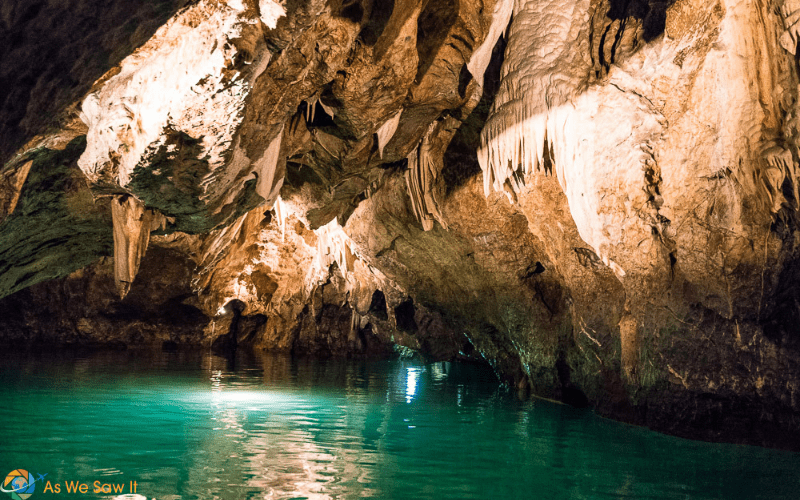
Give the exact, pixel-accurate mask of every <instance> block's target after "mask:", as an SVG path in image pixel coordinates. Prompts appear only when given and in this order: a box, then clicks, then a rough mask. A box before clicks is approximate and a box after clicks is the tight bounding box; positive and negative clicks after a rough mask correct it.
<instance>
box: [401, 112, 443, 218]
mask: <svg viewBox="0 0 800 500" xmlns="http://www.w3.org/2000/svg"><path fill="white" fill-rule="evenodd" d="M436 125H437V123H436V122H433V123H432V124H431V125H430V126H429V127H428V131H427V132H426V133H425V136H424V137H423V139H422V142H421V143H420V144H419V146H417V148H416V149H414V151H412V152H411V154H410V155H409V156H408V170H406V186H407V188H408V196H409V197H410V198H411V206H412V208H413V210H414V215H415V216H416V217H417V220H419V221H420V222H421V223H422V228H423V229H425V231H430V230H431V229H433V221H434V220H437V221H439V224H441V225H442V227H443V228H445V229H447V223H446V222H445V220H444V217H443V216H442V212H441V210H440V209H439V203H438V201H437V200H436V196H435V194H434V187H435V185H436V180H437V178H438V176H439V172H440V171H441V165H438V163H440V162H437V161H436V160H435V159H434V157H433V154H432V152H431V136H432V134H433V133H434V131H435V130H436Z"/></svg>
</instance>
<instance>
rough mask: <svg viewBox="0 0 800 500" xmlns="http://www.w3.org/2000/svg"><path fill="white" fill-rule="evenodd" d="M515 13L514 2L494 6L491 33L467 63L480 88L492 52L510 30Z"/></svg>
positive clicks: (498, 2)
mask: <svg viewBox="0 0 800 500" xmlns="http://www.w3.org/2000/svg"><path fill="white" fill-rule="evenodd" d="M513 11H514V0H497V3H495V4H494V12H493V14H492V24H491V26H490V27H489V33H487V34H486V39H485V40H484V41H483V43H482V44H481V46H480V47H478V48H477V49H476V50H475V52H473V53H472V57H470V59H469V63H467V69H468V70H469V72H470V74H471V75H472V77H473V78H474V79H475V81H476V82H478V85H479V86H480V87H483V75H484V73H486V68H488V67H489V62H490V61H491V60H492V50H494V46H495V45H497V41H498V40H499V39H500V37H501V36H502V35H503V33H504V32H505V30H506V28H508V24H509V23H510V22H511V14H512V12H513Z"/></svg>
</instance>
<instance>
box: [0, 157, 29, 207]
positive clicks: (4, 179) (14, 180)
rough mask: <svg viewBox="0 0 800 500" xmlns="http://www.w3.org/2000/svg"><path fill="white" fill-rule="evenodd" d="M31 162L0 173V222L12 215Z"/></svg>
mask: <svg viewBox="0 0 800 500" xmlns="http://www.w3.org/2000/svg"><path fill="white" fill-rule="evenodd" d="M32 165H33V161H28V162H26V163H24V164H22V166H19V167H17V168H13V169H11V170H8V171H6V172H3V173H0V222H2V221H3V220H4V219H5V218H7V217H8V216H10V215H11V214H13V213H14V210H16V208H17V203H19V197H20V195H21V194H22V187H23V186H24V185H25V181H26V180H27V179H28V174H29V173H30V171H31V166H32Z"/></svg>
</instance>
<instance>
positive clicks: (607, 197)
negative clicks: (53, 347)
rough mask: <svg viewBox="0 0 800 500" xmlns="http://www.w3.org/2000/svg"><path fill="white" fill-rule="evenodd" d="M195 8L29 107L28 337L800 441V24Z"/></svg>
mask: <svg viewBox="0 0 800 500" xmlns="http://www.w3.org/2000/svg"><path fill="white" fill-rule="evenodd" d="M63 3H64V5H66V4H68V3H69V2H63ZM51 4H52V5H51ZM10 5H12V7H3V9H4V10H3V12H2V15H3V22H4V23H5V25H6V26H10V27H12V28H9V29H10V31H9V33H11V34H12V35H13V34H14V33H18V34H19V33H22V34H20V35H19V36H21V37H22V38H20V40H21V41H20V42H19V43H20V44H23V45H24V44H25V43H27V42H26V40H27V38H25V36H24V30H23V29H22V28H20V26H38V24H37V23H43V24H46V23H47V20H48V19H51V18H52V16H53V9H58V8H59V6H60V5H61V4H59V3H58V2H55V1H53V2H50V3H49V4H48V5H47V6H46V7H42V8H41V9H40V10H38V11H36V10H34V11H30V12H29V11H27V10H26V11H25V12H28V13H27V14H20V12H22V10H24V9H23V7H22V6H21V4H20V5H19V6H16V5H15V4H14V3H13V2H12V3H11V4H10ZM62 7H63V6H62ZM167 7H169V8H167ZM178 7H179V5H178V4H175V5H172V4H169V3H164V8H163V9H161V10H160V11H159V12H161V15H162V16H163V19H161V18H157V17H153V16H151V17H147V19H146V20H142V21H141V24H139V25H138V27H137V25H136V22H138V21H137V20H139V19H140V17H136V16H134V17H132V18H131V19H132V20H131V21H130V23H133V24H130V25H128V24H126V25H125V26H128V27H127V28H125V29H126V30H134V32H135V33H138V35H137V36H135V37H134V36H132V37H130V40H127V39H126V40H125V41H124V43H123V41H120V46H119V47H116V50H117V52H119V51H123V52H125V54H130V55H128V56H127V57H126V58H124V59H122V60H121V62H119V64H117V65H116V66H114V67H113V68H111V69H110V70H109V71H108V73H106V75H105V76H102V77H101V75H100V74H93V73H91V72H85V74H86V75H89V74H91V75H92V78H99V80H97V81H96V82H95V83H94V85H93V86H91V88H88V85H89V84H90V83H91V82H88V83H87V82H85V81H82V80H80V79H77V78H73V80H74V85H73V87H70V88H71V89H72V90H70V91H69V92H67V93H66V94H63V95H62V94H59V95H60V96H61V97H60V98H59V99H56V101H57V102H52V103H50V104H47V105H45V101H47V99H48V94H47V93H46V92H44V91H41V92H39V90H37V88H36V87H34V89H33V90H32V91H30V96H29V99H30V104H28V105H27V108H26V109H27V111H25V113H24V118H20V119H19V120H18V121H17V122H14V121H13V120H11V118H9V117H10V116H11V114H9V113H10V112H8V113H7V112H5V111H4V113H5V114H4V116H3V119H4V120H5V121H3V122H2V124H0V125H2V126H3V127H5V128H6V129H8V130H12V129H13V133H11V134H9V135H8V136H7V137H8V138H9V139H7V140H6V142H5V143H3V148H4V149H3V150H2V151H3V154H4V155H5V156H4V157H3V161H4V167H3V170H2V172H0V296H4V297H6V298H5V299H3V301H2V302H0V310H2V311H3V316H2V319H0V323H2V331H3V337H4V338H7V339H15V340H21V341H23V343H25V342H27V343H32V342H38V343H44V344H48V343H86V342H100V343H109V342H117V343H119V342H122V343H125V344H127V345H134V344H145V343H154V342H175V343H179V344H180V343H186V344H203V345H212V344H214V343H215V341H217V339H219V338H222V337H223V336H228V338H230V337H231V336H233V337H234V338H235V339H236V340H237V342H236V343H238V344H239V345H243V344H248V345H253V346H258V347H264V348H267V349H273V350H280V351H292V352H295V353H311V354H315V355H321V356H322V355H336V356H345V355H359V356H376V355H384V354H386V353H388V352H391V350H392V348H401V349H410V350H412V351H417V352H419V353H421V354H422V355H424V356H425V357H427V358H429V359H437V360H438V359H448V360H451V359H474V360H481V361H482V362H487V363H489V364H490V365H491V366H492V367H493V368H495V370H496V371H497V373H498V374H499V375H500V377H501V378H502V379H503V380H505V381H507V382H509V383H510V384H513V385H514V386H515V387H517V388H518V389H519V390H520V391H523V392H527V391H532V392H533V393H536V394H539V395H543V396H547V397H553V398H557V399H562V400H564V401H567V402H570V403H572V404H578V405H581V404H589V405H592V406H594V407H596V408H597V409H598V410H599V411H600V412H601V413H603V414H605V415H610V416H614V417H617V418H620V419H624V420H628V421H632V422H637V423H643V424H646V425H650V426H653V427H655V428H658V429H662V430H666V431H670V432H674V433H679V434H686V435H692V436H702V437H705V438H711V439H728V440H740V441H752V442H763V443H768V444H773V445H782V446H790V447H797V444H798V443H800V424H798V422H800V419H798V416H800V399H798V395H797V392H798V390H800V364H799V363H800V336H799V335H798V333H797V331H796V330H797V329H796V325H797V324H798V322H800V312H798V311H800V309H798V306H797V304H798V303H800V290H798V285H797V283H798V281H797V279H798V277H799V276H798V273H800V265H798V262H799V261H798V258H800V253H799V252H798V248H797V247H798V242H800V231H799V229H800V228H798V216H797V214H798V209H800V199H798V192H799V191H800V190H799V189H798V182H800V179H798V176H799V175H800V174H798V172H800V171H798V164H797V161H798V160H797V158H798V121H797V120H798V107H797V96H798V73H797V68H796V64H795V58H794V55H793V54H795V53H796V52H797V50H796V48H797V47H796V44H797V13H798V12H800V11H798V9H797V5H796V2H792V1H789V0H786V1H785V2H781V1H778V2H772V3H769V2H768V3H758V2H751V1H746V0H720V1H716V2H703V1H699V0H677V1H673V2H648V1H644V0H632V1H631V2H617V1H615V0H578V1H565V0H550V1H547V2H541V1H534V0H514V1H512V0H498V1H496V2H494V1H491V0H486V1H481V0H471V1H466V2H455V1H443V2H433V1H430V2H423V1H418V0H396V1H394V2H377V1H370V0H359V1H344V2H342V1H333V2H323V1H321V0H303V1H301V0H287V1H285V2H282V3H278V2H273V1H271V0H261V1H260V2H256V1H254V0H229V1H227V2H225V1H212V0H201V1H199V2H194V3H192V4H191V5H190V6H187V7H185V8H182V9H178ZM137 8H138V7H135V6H131V7H130V9H131V12H133V11H136V9H137ZM143 9H144V7H143ZM167 11H169V12H168V13H169V14H174V15H173V16H172V17H171V18H170V19H169V20H167V19H166V18H167V17H168V16H167V15H166V13H167ZM137 12H138V11H137ZM48 16H49V17H48ZM111 17H113V16H111ZM145 17H146V16H145ZM103 19H104V21H103V22H105V23H106V24H104V25H101V26H100V27H99V28H98V29H99V30H101V31H103V30H105V31H104V32H106V33H107V34H108V35H107V36H112V35H113V34H114V33H117V32H118V30H119V29H121V28H119V26H118V25H117V24H118V23H119V20H115V19H116V18H115V19H111V18H109V19H108V20H105V18H103ZM142 19H143V18H142ZM154 19H158V22H159V23H163V25H162V26H161V27H160V28H158V29H157V30H156V29H155V28H154V27H153V26H152V23H153V22H155V21H153V20H154ZM100 22H101V20H99V19H98V23H100ZM115 23H117V24H115ZM144 33H146V34H147V37H145V36H144ZM12 35H8V36H11V37H12V38H13V36H12ZM150 35H152V36H150ZM73 37H78V35H73ZM93 37H100V38H103V37H102V36H101V35H98V34H97V33H96V32H92V33H91V34H86V36H85V38H84V39H83V41H82V43H83V45H81V46H82V47H84V49H85V51H86V52H85V53H84V52H82V53H81V54H90V53H91V50H90V48H88V47H86V46H85V44H89V43H92V40H94V38H93ZM148 37H149V39H148ZM103 39H105V38H103ZM75 43H78V42H75ZM134 45H140V47H139V48H138V49H136V50H135V51H134V50H133V46H134ZM19 50H22V49H18V52H14V51H13V50H7V52H6V53H5V54H6V57H8V58H10V57H11V55H13V54H17V53H20V54H21V53H22V52H19ZM117 52H115V54H116V53H117ZM125 54H123V55H125ZM52 57H62V56H61V55H60V53H59V54H56V55H53V56H52ZM81 57H84V58H85V57H88V56H85V55H81ZM120 58H121V56H120ZM110 60H113V62H114V63H115V64H116V62H117V61H119V60H120V59H119V58H117V59H115V58H111V59H110ZM100 66H102V65H100ZM53 67H54V68H55V69H53V70H52V71H53V72H56V73H57V72H58V71H59V70H58V65H55V66H53ZM73 69H74V68H73ZM103 69H106V68H103ZM64 71H66V70H64ZM64 71H62V73H58V74H59V75H62V76H63V75H66V74H69V75H71V74H72V73H69V71H66V73H64ZM70 71H72V70H70ZM82 74H84V73H82ZM64 78H66V77H64ZM9 81H10V82H11V83H12V84H13V85H14V88H19V89H22V88H29V87H30V85H28V84H27V83H25V82H22V81H16V80H13V79H12V80H9ZM23 83H25V85H28V87H25V85H23ZM64 88H67V87H66V86H65V87H64ZM64 92H66V91H64ZM64 95H66V96H67V97H64ZM9 106H11V105H10V104H8V103H7V104H6V108H4V109H10V108H9ZM14 106H17V105H16V104H14ZM14 106H12V107H14ZM14 109H16V111H15V112H16V113H17V114H19V113H22V111H20V110H19V109H17V108H14ZM44 109H46V110H47V112H48V113H49V114H50V115H51V116H50V118H48V120H50V121H48V122H47V123H45V121H44V119H43V118H42V117H41V116H39V115H40V114H41V113H42V110H44ZM12 122H13V123H12ZM36 134H38V135H36ZM4 140H5V139H4ZM25 141H28V144H27V145H26V146H25V147H23V148H22V149H19V150H17V149H16V148H17V147H19V146H20V144H22V143H23V142H25ZM14 151H15V152H14ZM12 152H14V153H13V154H12ZM112 228H113V230H112ZM112 256H113V259H111V257H112ZM137 268H138V272H137ZM54 279H55V281H47V280H54ZM115 283H116V285H115ZM115 289H116V291H115ZM126 293H127V296H125V294H126ZM120 295H123V296H124V298H123V299H119V298H118V297H119V296H120ZM147 297H151V298H150V299H147ZM41 311H47V314H45V315H43V314H41ZM54 324H58V325H59V326H58V327H57V328H56V327H54V326H53V325H54ZM178 324H180V325H182V326H180V327H173V326H174V325H178ZM171 325H173V326H171ZM136 332H140V334H137V333H136ZM141 332H144V333H141ZM170 345H171V344H170ZM397 346H399V347H397ZM754 422H757V424H755V423H754ZM777 436H789V437H781V438H778V437H777Z"/></svg>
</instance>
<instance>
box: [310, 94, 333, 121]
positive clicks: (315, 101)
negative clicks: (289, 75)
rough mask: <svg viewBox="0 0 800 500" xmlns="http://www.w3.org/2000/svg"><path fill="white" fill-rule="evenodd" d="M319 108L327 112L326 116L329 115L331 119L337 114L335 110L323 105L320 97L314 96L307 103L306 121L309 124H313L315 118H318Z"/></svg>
mask: <svg viewBox="0 0 800 500" xmlns="http://www.w3.org/2000/svg"><path fill="white" fill-rule="evenodd" d="M317 106H319V107H321V108H322V110H323V111H324V112H325V114H327V115H328V116H330V117H331V118H333V117H334V113H335V112H334V110H333V108H332V107H330V106H326V105H325V103H323V102H322V101H321V100H320V98H319V96H314V97H312V98H311V99H308V100H307V101H306V121H307V122H308V123H309V124H310V123H312V122H313V121H314V118H315V117H316V113H317Z"/></svg>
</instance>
